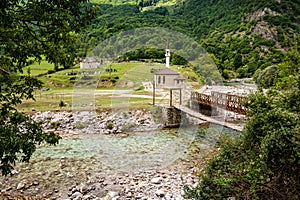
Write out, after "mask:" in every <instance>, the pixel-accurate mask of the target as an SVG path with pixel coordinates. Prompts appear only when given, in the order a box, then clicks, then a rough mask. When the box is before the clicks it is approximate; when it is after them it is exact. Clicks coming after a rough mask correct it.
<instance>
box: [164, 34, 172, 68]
mask: <svg viewBox="0 0 300 200" xmlns="http://www.w3.org/2000/svg"><path fill="white" fill-rule="evenodd" d="M165 56H166V67H167V68H170V56H171V53H170V47H169V40H167V46H166V55H165Z"/></svg>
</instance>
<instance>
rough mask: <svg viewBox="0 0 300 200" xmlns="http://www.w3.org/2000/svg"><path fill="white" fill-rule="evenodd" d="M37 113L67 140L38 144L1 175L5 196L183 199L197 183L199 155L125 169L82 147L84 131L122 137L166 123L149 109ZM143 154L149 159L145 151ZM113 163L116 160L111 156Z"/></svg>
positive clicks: (45, 124)
mask: <svg viewBox="0 0 300 200" xmlns="http://www.w3.org/2000/svg"><path fill="white" fill-rule="evenodd" d="M32 118H33V119H34V120H36V121H39V122H41V124H42V126H43V128H44V129H45V131H57V132H59V133H60V134H61V136H62V137H63V140H62V144H60V145H58V146H55V147H51V148H50V147H49V149H47V148H48V147H41V150H43V149H44V148H46V149H45V150H43V151H40V149H38V151H37V153H36V154H35V156H34V157H33V158H32V159H31V161H30V162H29V163H22V164H18V165H17V166H16V168H15V170H14V171H13V174H12V175H10V176H7V177H0V180H1V181H0V191H1V192H0V199H17V198H21V199H22V198H23V199H26V198H27V197H28V199H43V200H44V199H64V200H69V199H70V200H73V199H74V200H75V199H76V200H89V199H99V200H100V199H101V200H112V199H114V200H123V199H165V200H173V199H174V200H181V199H184V198H183V196H184V192H183V187H184V185H188V186H191V187H193V186H195V184H196V183H197V182H198V180H197V176H196V173H197V171H198V168H197V167H195V166H196V161H195V160H198V159H195V158H194V157H190V156H186V157H185V158H179V159H177V160H175V161H174V162H172V163H169V164H167V165H166V166H165V167H158V168H156V169H155V168H154V169H145V170H143V169H140V170H136V171H132V170H131V171H130V170H129V171H128V170H124V171H123V170H120V169H117V170H116V169H114V168H112V167H111V166H109V165H105V164H104V163H103V162H102V160H101V158H100V157H97V153H95V152H92V154H90V153H89V152H88V151H86V152H85V150H84V149H83V148H84V145H82V143H84V139H83V138H82V135H86V136H89V135H103V136H111V137H112V138H115V137H119V135H121V136H120V137H122V134H121V133H122V132H126V131H131V132H134V131H137V132H145V131H151V130H157V129H160V128H162V127H163V124H162V122H161V121H157V119H155V118H154V115H153V114H152V113H151V112H150V111H148V110H145V109H142V110H130V111H122V112H111V111H103V112H98V113H93V112H89V111H80V112H67V111H60V112H53V111H46V112H36V113H34V114H33V115H32ZM118 133H120V134H118ZM115 134H117V135H116V136H115ZM124 137H127V136H124ZM146 140H147V141H149V140H148V138H146ZM171 140H172V138H171ZM164 141H165V140H162V142H164ZM166 141H169V140H166ZM149 142H150V143H151V142H156V141H154V140H153V141H151V140H150V141H149ZM135 144H136V143H135V142H133V143H132V144H129V145H135ZM156 146H161V145H159V144H156ZM156 146H154V148H156ZM148 151H154V150H150V149H149V150H148ZM49 152H52V154H51V155H50V153H49ZM137 152H138V151H137ZM138 153H139V154H141V155H142V156H143V155H145V159H147V155H148V154H147V152H146V151H141V152H138ZM133 154H134V152H133ZM61 155H63V156H61ZM64 155H66V156H64ZM111 162H115V160H114V159H113V158H111ZM137 167H138V166H137Z"/></svg>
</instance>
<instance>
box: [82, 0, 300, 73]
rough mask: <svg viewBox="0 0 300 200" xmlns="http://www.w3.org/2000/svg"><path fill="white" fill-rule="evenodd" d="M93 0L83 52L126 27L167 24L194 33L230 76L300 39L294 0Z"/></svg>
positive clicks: (281, 55) (267, 61) (270, 60)
mask: <svg viewBox="0 0 300 200" xmlns="http://www.w3.org/2000/svg"><path fill="white" fill-rule="evenodd" d="M94 2H97V3H100V4H99V10H98V15H97V18H96V19H95V20H94V21H93V23H92V25H91V26H90V28H89V29H87V30H84V34H83V36H82V41H83V42H82V44H84V45H81V47H82V49H85V51H87V52H88V51H89V49H92V48H93V47H94V46H95V45H97V44H98V43H99V42H101V41H103V40H104V39H106V38H109V37H111V36H113V35H115V34H116V33H119V32H122V31H125V30H130V29H134V28H139V27H149V26H150V27H165V28H170V29H173V30H176V31H179V32H181V33H184V34H186V35H187V36H189V37H193V38H194V39H195V40H196V41H198V42H199V43H200V44H201V45H202V46H203V47H204V48H205V49H206V50H207V51H208V52H209V53H210V54H211V56H212V58H213V59H214V60H215V62H216V64H217V66H218V68H219V70H220V72H221V73H222V74H223V76H224V77H225V78H232V77H233V76H236V77H249V76H252V75H253V74H254V72H255V71H256V70H257V69H261V70H262V69H265V68H266V67H268V66H270V65H273V64H279V63H282V62H285V60H286V53H287V52H289V51H291V49H295V47H296V46H299V44H300V37H299V33H300V4H299V1H298V0H281V1H276V0H271V1H259V0H254V1H250V0H245V1H239V0H230V1H228V0H202V1H199V0H187V1H174V0H173V1H158V2H157V3H156V4H157V5H158V6H146V7H144V6H143V7H142V9H141V6H139V5H138V2H139V1H138V2H136V3H134V2H133V1H122V2H121V1H113V0H112V2H108V1H106V0H105V1H94ZM103 3H106V4H103ZM174 3H175V4H174ZM170 5H171V6H170ZM147 8H149V9H147Z"/></svg>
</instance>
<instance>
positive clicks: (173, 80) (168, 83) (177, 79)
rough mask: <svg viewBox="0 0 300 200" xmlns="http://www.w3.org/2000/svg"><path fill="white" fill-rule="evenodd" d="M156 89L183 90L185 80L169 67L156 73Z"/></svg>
mask: <svg viewBox="0 0 300 200" xmlns="http://www.w3.org/2000/svg"><path fill="white" fill-rule="evenodd" d="M154 81H155V87H156V88H159V89H164V88H182V87H184V83H185V78H183V77H181V76H180V74H179V73H178V72H176V71H174V70H172V69H170V68H168V67H166V68H164V69H161V70H160V71H158V72H156V73H154Z"/></svg>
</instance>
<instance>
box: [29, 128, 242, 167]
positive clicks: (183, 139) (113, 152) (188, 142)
mask: <svg viewBox="0 0 300 200" xmlns="http://www.w3.org/2000/svg"><path fill="white" fill-rule="evenodd" d="M239 134H240V133H239V132H236V131H233V130H230V129H226V128H223V127H220V126H213V125H211V126H209V127H206V128H201V127H195V126H193V127H185V128H179V129H162V130H157V131H148V132H134V133H127V134H121V135H115V134H111V135H100V134H97V133H95V134H81V135H76V136H68V137H64V138H63V139H62V140H61V141H60V144H58V145H57V146H43V147H40V148H38V149H37V151H36V152H35V154H34V157H35V158H42V157H47V158H51V159H59V158H76V159H84V158H90V157H93V158H95V159H97V160H98V161H99V162H101V163H102V164H104V165H106V166H108V167H110V168H112V169H115V170H120V171H141V170H142V171H144V170H152V169H157V168H162V167H165V166H168V165H171V164H172V163H173V162H174V161H176V160H177V159H179V158H183V159H184V158H186V156H187V155H188V154H190V152H191V146H193V148H195V147H196V148H199V149H201V150H202V151H201V154H203V155H202V156H205V153H206V152H208V151H209V149H211V148H213V147H214V145H215V144H216V142H217V141H218V138H219V137H220V136H222V135H227V136H238V135H239ZM192 144H193V145H192Z"/></svg>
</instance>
